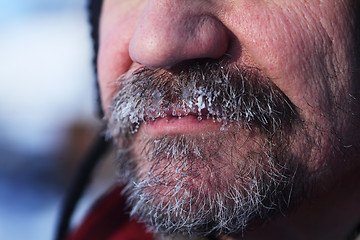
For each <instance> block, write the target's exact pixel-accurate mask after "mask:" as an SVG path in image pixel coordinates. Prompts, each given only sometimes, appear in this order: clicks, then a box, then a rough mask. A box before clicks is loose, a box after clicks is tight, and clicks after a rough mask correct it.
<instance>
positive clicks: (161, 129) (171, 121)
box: [144, 114, 222, 136]
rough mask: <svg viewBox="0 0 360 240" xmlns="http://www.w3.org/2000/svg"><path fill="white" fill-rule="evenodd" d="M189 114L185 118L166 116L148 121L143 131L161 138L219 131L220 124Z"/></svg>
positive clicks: (204, 117) (210, 119)
mask: <svg viewBox="0 0 360 240" xmlns="http://www.w3.org/2000/svg"><path fill="white" fill-rule="evenodd" d="M200 117H201V119H200V118H199V116H198V115H195V114H189V115H187V116H182V117H177V116H166V117H164V118H157V119H155V120H154V121H150V122H149V123H148V124H146V125H145V126H144V130H145V132H146V133H147V134H149V135H151V136H163V135H172V134H195V135H198V134H202V133H209V132H215V131H219V130H220V128H221V126H222V123H221V122H218V121H214V120H213V119H212V118H209V119H207V117H206V116H200Z"/></svg>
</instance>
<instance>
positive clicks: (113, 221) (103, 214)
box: [67, 187, 153, 240]
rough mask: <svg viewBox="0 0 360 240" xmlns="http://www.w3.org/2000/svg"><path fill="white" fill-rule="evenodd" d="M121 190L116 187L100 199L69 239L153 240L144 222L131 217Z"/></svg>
mask: <svg viewBox="0 0 360 240" xmlns="http://www.w3.org/2000/svg"><path fill="white" fill-rule="evenodd" d="M121 190H122V188H120V187H118V188H114V189H113V190H112V191H110V192H109V193H108V194H106V195H104V196H103V197H102V198H101V199H99V200H98V201H97V202H96V203H95V205H94V206H93V208H92V209H91V211H90V213H89V214H88V215H87V217H86V218H85V220H84V221H83V223H82V224H81V225H80V227H79V228H78V229H76V230H75V231H74V232H73V233H72V234H70V236H69V237H68V238H67V240H152V239H153V234H152V233H149V232H147V231H146V228H145V226H144V225H143V224H141V223H138V222H137V221H135V220H130V219H129V215H128V214H127V213H126V212H125V210H124V209H125V198H124V197H123V196H122V195H121Z"/></svg>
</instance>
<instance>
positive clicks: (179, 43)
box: [129, 0, 229, 69]
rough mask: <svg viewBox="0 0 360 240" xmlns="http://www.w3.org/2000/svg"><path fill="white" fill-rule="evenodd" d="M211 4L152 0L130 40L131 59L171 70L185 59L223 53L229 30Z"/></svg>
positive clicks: (198, 1)
mask: <svg viewBox="0 0 360 240" xmlns="http://www.w3.org/2000/svg"><path fill="white" fill-rule="evenodd" d="M210 4H211V1H200V0H190V1H183V0H149V2H148V3H147V6H146V8H145V10H144V12H143V15H142V17H141V18H140V20H139V22H138V25H137V28H136V30H135V33H134V35H133V37H132V39H131V41H130V45H129V54H130V57H131V59H132V60H133V61H134V62H137V63H139V64H141V65H144V66H147V67H149V68H167V69H169V68H171V67H173V66H174V65H176V64H178V63H181V62H184V61H186V60H191V59H200V58H212V59H216V58H220V57H221V56H223V55H224V53H225V52H226V51H227V49H228V44H229V43H228V41H229V36H228V34H229V33H228V32H227V30H226V27H225V26H224V25H223V24H222V23H221V22H220V21H218V20H217V19H216V18H215V17H214V15H212V14H211V13H210V11H209V9H210V8H211V6H210Z"/></svg>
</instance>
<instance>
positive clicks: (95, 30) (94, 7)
mask: <svg viewBox="0 0 360 240" xmlns="http://www.w3.org/2000/svg"><path fill="white" fill-rule="evenodd" d="M102 2H103V1H102V0H89V2H88V7H87V8H88V19H89V23H90V30H91V39H92V43H93V50H94V51H93V67H94V73H95V76H96V78H95V79H96V81H95V84H96V94H97V103H98V109H97V110H98V113H99V116H103V114H104V113H103V111H102V108H101V98H100V91H99V84H98V81H97V65H96V62H97V56H98V50H99V20H100V13H101V6H102Z"/></svg>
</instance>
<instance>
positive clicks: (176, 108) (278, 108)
mask: <svg viewBox="0 0 360 240" xmlns="http://www.w3.org/2000/svg"><path fill="white" fill-rule="evenodd" d="M118 83H119V85H118V86H119V89H117V93H116V94H115V97H114V99H113V102H112V105H111V107H110V116H109V117H108V132H107V134H108V136H109V137H113V138H115V137H130V136H131V135H134V134H135V133H136V132H137V131H138V129H139V127H140V126H141V124H142V123H148V122H150V121H154V120H156V119H158V118H167V117H179V118H181V117H185V116H188V115H195V116H198V120H199V121H201V120H204V119H212V120H213V121H214V122H222V127H221V128H222V130H223V129H227V128H228V127H230V126H234V125H236V126H238V127H248V128H249V129H252V128H258V129H260V130H262V131H266V132H269V133H272V132H274V131H276V130H279V129H280V130H281V129H284V128H290V127H291V126H292V123H294V122H295V121H296V120H297V119H298V113H297V111H296V107H295V105H294V104H293V103H291V101H290V100H289V98H288V97H287V96H286V95H285V94H284V93H283V92H282V91H281V90H280V89H279V88H278V87H277V86H276V85H275V84H274V83H273V82H272V81H271V80H270V79H269V78H268V77H266V76H265V75H264V74H263V73H262V72H261V70H260V69H258V68H254V67H248V66H238V65H236V64H228V63H225V62H224V61H196V62H193V63H192V64H189V65H187V66H186V68H185V67H183V68H182V69H181V70H178V71H176V72H170V71H167V70H164V69H148V68H146V67H142V68H139V69H137V70H135V71H134V72H133V73H127V74H125V75H123V76H121V77H120V78H119V79H118Z"/></svg>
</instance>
